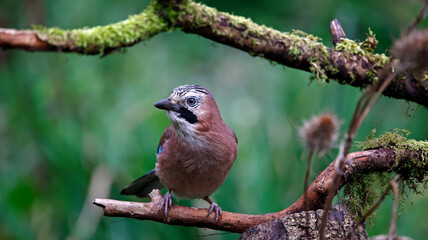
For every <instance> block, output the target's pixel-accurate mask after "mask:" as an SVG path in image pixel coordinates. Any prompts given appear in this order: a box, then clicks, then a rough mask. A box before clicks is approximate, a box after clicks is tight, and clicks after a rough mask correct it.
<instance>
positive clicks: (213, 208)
mask: <svg viewBox="0 0 428 240" xmlns="http://www.w3.org/2000/svg"><path fill="white" fill-rule="evenodd" d="M213 211H214V212H215V221H216V222H217V221H218V216H219V215H220V217H221V207H220V206H219V205H217V203H215V202H212V203H211V205H210V208H209V209H208V215H207V217H209V216H210V214H211V212H213Z"/></svg>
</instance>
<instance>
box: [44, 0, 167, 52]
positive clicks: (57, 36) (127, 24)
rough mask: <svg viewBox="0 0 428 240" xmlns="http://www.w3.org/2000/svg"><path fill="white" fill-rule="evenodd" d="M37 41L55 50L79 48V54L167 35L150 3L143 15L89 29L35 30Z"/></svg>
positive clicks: (154, 6) (165, 23)
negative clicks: (80, 51)
mask: <svg viewBox="0 0 428 240" xmlns="http://www.w3.org/2000/svg"><path fill="white" fill-rule="evenodd" d="M36 30H38V33H39V34H38V36H39V38H40V39H42V40H44V41H47V42H48V43H50V44H52V45H55V46H67V47H68V48H70V49H74V48H79V49H82V52H84V53H86V52H99V53H102V52H104V50H105V49H112V48H113V49H114V48H120V47H123V46H130V45H133V44H135V43H137V42H140V41H144V40H147V39H149V38H151V37H153V36H154V35H156V34H158V33H160V32H164V31H168V30H169V24H168V23H167V22H166V21H165V20H164V19H163V18H161V17H159V15H158V13H157V10H156V2H152V3H151V4H150V5H149V6H148V7H147V8H146V9H145V10H144V11H143V12H142V13H140V14H136V15H131V16H129V17H128V19H126V20H124V21H121V22H117V23H113V24H109V25H106V26H96V27H92V28H81V29H73V30H62V29H59V28H55V27H54V28H40V27H39V28H38V29H36Z"/></svg>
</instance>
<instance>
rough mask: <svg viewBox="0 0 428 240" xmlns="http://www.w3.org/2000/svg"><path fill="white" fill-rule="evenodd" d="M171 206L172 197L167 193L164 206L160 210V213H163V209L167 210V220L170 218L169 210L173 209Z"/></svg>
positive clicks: (163, 201) (163, 202)
mask: <svg viewBox="0 0 428 240" xmlns="http://www.w3.org/2000/svg"><path fill="white" fill-rule="evenodd" d="M171 205H172V196H171V193H170V192H167V193H166V194H165V196H164V197H163V200H162V205H161V207H160V209H159V212H160V211H162V209H164V210H165V218H167V217H168V211H169V209H171Z"/></svg>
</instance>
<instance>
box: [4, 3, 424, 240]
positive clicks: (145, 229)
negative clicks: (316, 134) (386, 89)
mask: <svg viewBox="0 0 428 240" xmlns="http://www.w3.org/2000/svg"><path fill="white" fill-rule="evenodd" d="M204 3H205V4H207V5H209V6H214V7H217V8H218V9H219V10H222V11H227V12H230V13H234V14H237V15H242V16H246V17H250V18H252V19H253V20H254V21H255V22H257V23H259V24H265V25H267V26H271V27H274V28H276V29H278V30H281V31H291V30H292V29H299V30H302V31H305V32H308V33H312V34H314V35H318V36H320V37H321V38H323V43H324V44H326V45H328V46H331V45H332V44H331V40H330V35H329V30H328V28H329V22H330V21H331V20H332V19H333V18H338V19H339V20H340V22H341V23H342V25H343V27H344V30H345V32H346V34H347V36H348V37H349V38H351V39H358V40H364V39H365V37H366V33H367V32H368V28H369V27H370V28H371V29H372V30H373V32H374V33H375V34H376V36H377V38H378V40H379V42H380V43H379V46H378V49H377V50H376V51H377V52H384V51H386V49H389V48H390V46H391V43H392V41H393V40H394V39H397V38H398V37H399V35H400V31H401V30H403V29H404V28H405V27H407V26H408V25H409V23H410V22H411V21H412V19H413V18H414V17H415V16H416V14H417V13H418V11H419V9H420V7H421V3H420V2H419V1H398V0H378V1H369V0H360V1H355V0H347V1H343V0H341V1H339V0H333V1H316V0H302V1H294V0H282V1H278V0H266V1H239V0H230V1H214V0H209V1H205V2H204ZM147 4H148V1H147V0H144V1H141V0H138V1H137V0H127V1H114V0H92V1H85V0H74V1H67V0H25V1H24V0H0V27H4V28H18V29H25V28H29V27H30V26H31V25H32V24H43V25H46V26H49V27H52V26H58V27H61V28H68V29H71V28H78V27H83V26H94V25H104V24H109V23H112V22H116V21H120V20H123V19H125V18H126V17H127V16H128V15H130V14H135V13H139V12H141V11H142V10H143V9H144V8H145V6H146V5H147ZM427 25H428V22H427V21H426V20H425V21H424V22H423V23H422V27H426V26H427ZM309 76H310V74H308V73H305V72H302V71H297V70H294V69H289V68H284V67H283V66H280V65H276V64H270V63H268V62H267V61H266V60H263V59H261V58H254V57H251V56H249V55H248V54H246V53H243V52H241V51H238V50H235V49H232V48H230V47H226V46H222V45H220V44H217V43H213V42H212V41H210V40H206V39H204V38H202V37H199V36H196V35H190V34H184V33H182V32H180V31H174V32H171V33H164V34H160V35H158V36H155V37H154V38H152V39H150V40H149V41H147V42H144V43H140V44H137V45H135V46H134V47H131V48H128V49H127V50H126V51H125V52H123V53H115V54H112V55H109V56H107V57H105V58H102V59H100V58H99V57H97V56H82V55H76V54H64V53H60V52H57V53H42V52H35V53H30V52H24V51H20V50H19V51H18V50H9V51H0V239H236V238H238V237H239V235H238V234H231V233H222V232H218V231H210V230H202V229H197V228H188V227H177V226H168V225H164V224H160V223H155V222H150V221H138V220H132V219H120V218H108V217H102V216H101V212H102V211H101V209H100V208H98V207H95V206H93V205H92V204H91V202H92V199H93V198H95V197H100V198H113V199H120V200H137V201H140V200H139V199H137V198H132V197H125V196H121V195H119V192H120V189H121V188H122V187H123V186H125V185H127V184H128V183H129V182H131V181H132V180H134V179H135V178H137V177H139V176H141V175H142V174H144V173H145V172H147V171H149V170H151V169H152V168H153V167H154V164H155V150H156V147H157V144H158V141H159V138H160V135H161V134H162V131H163V130H164V129H165V128H166V127H167V126H168V125H169V124H170V122H169V120H168V119H167V117H166V116H165V113H164V112H163V111H161V110H158V109H155V108H154V107H153V103H154V102H155V101H157V100H159V99H161V98H165V97H167V96H168V94H169V93H170V91H171V90H172V89H173V88H175V87H176V86H178V85H182V84H190V83H191V84H200V85H202V86H204V87H206V88H208V89H209V90H210V91H211V92H212V93H213V94H214V96H215V97H216V100H217V103H218V105H219V108H220V111H221V113H222V116H223V118H224V120H225V122H226V123H227V124H228V125H229V126H230V127H231V128H232V129H233V130H234V131H235V132H236V134H237V136H238V139H239V154H238V158H237V160H236V162H235V164H234V166H233V168H232V170H231V172H230V174H229V177H228V178H227V179H226V181H225V183H224V184H223V186H222V187H221V188H220V189H219V190H218V191H217V192H216V193H215V194H214V195H213V198H214V199H215V201H217V203H219V205H220V206H221V207H222V208H223V210H225V211H232V212H240V213H248V214H263V213H268V212H274V211H280V210H282V209H283V208H285V207H287V206H289V205H290V204H292V203H293V202H294V201H295V200H296V199H297V198H298V197H300V196H301V194H302V192H303V180H304V172H305V168H306V165H305V160H304V158H305V156H306V155H305V154H307V153H306V152H305V151H304V149H303V148H302V147H301V144H300V142H299V139H298V137H297V134H296V128H297V126H299V125H301V124H302V122H303V120H304V119H309V118H310V117H311V116H312V115H314V114H318V113H320V112H322V111H332V112H335V113H337V114H338V116H339V117H340V118H341V119H342V123H343V124H342V130H341V132H342V133H343V132H344V131H345V129H346V128H347V126H348V124H349V120H350V118H351V116H352V113H353V110H354V106H355V103H356V101H357V99H358V97H359V96H360V94H361V91H360V90H359V89H356V88H353V87H349V86H342V85H339V84H337V83H336V82H330V83H329V84H325V85H322V86H320V85H318V84H317V83H316V82H313V83H310V81H309ZM427 119H428V111H427V109H426V108H423V107H419V108H418V107H417V105H416V104H414V103H408V102H405V101H403V100H395V99H388V98H386V97H382V98H381V99H380V101H379V102H378V104H377V105H376V106H375V107H374V109H373V111H372V112H371V113H370V115H369V116H368V118H367V120H366V121H365V123H364V124H363V126H362V127H361V129H360V131H359V132H358V135H357V140H363V139H364V138H365V136H366V135H367V134H368V133H370V131H371V129H374V128H376V129H377V131H378V133H382V132H385V131H388V130H390V129H394V128H405V129H408V130H410V131H411V132H412V134H411V136H410V137H412V138H415V139H417V140H424V139H426V138H427V135H428V128H427ZM353 150H356V149H353ZM335 154H336V150H334V151H333V152H332V153H330V154H327V156H326V157H325V158H322V159H321V158H317V159H315V162H314V164H313V170H312V173H311V180H312V179H313V178H314V177H315V175H316V174H317V173H319V172H320V171H321V170H323V169H324V168H325V167H326V166H327V165H328V164H329V162H330V161H331V160H332V159H333V158H334V156H335ZM175 203H179V204H182V205H189V206H199V207H204V208H206V207H208V204H206V203H205V202H203V201H201V200H192V201H189V200H181V201H179V202H178V201H177V200H176V201H175ZM427 203H428V196H420V195H413V194H410V195H409V196H407V200H406V203H405V205H404V210H403V211H402V212H401V216H400V217H399V219H398V234H400V235H406V236H410V237H412V238H414V239H423V238H425V237H426V234H427V233H428V224H426V216H427V215H428V204H427ZM391 206H392V202H391V196H389V197H387V200H386V201H385V202H384V203H383V204H382V206H381V208H380V209H379V210H378V211H377V213H376V216H375V217H374V218H373V223H374V225H369V226H368V228H367V230H368V232H369V235H376V234H380V233H387V232H388V227H389V219H390V212H391Z"/></svg>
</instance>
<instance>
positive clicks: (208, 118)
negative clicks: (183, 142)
mask: <svg viewBox="0 0 428 240" xmlns="http://www.w3.org/2000/svg"><path fill="white" fill-rule="evenodd" d="M155 107H157V108H159V109H163V110H166V113H167V115H168V118H169V119H170V120H171V122H172V125H173V126H174V129H175V132H176V133H177V135H179V136H180V137H184V138H185V139H188V138H189V137H194V136H192V135H195V134H196V132H197V131H199V132H201V131H207V130H209V128H210V125H211V123H212V122H213V121H214V122H215V121H222V120H221V116H220V112H219V110H218V107H217V104H216V102H215V100H214V97H213V96H212V94H211V93H210V92H209V91H208V90H207V89H205V88H203V87H201V86H198V85H183V86H179V87H176V88H175V89H174V90H173V91H172V92H171V94H170V95H169V97H168V98H166V99H162V100H159V101H157V102H156V103H155Z"/></svg>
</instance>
